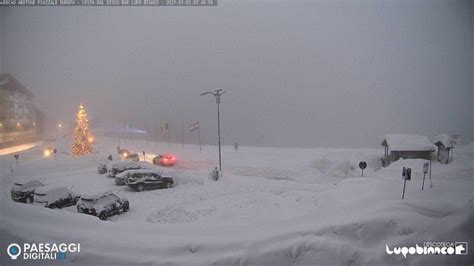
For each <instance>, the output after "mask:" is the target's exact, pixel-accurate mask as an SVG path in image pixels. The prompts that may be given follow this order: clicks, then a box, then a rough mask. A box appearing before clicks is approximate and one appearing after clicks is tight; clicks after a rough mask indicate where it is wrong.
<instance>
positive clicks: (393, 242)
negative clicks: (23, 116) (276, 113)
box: [0, 138, 474, 265]
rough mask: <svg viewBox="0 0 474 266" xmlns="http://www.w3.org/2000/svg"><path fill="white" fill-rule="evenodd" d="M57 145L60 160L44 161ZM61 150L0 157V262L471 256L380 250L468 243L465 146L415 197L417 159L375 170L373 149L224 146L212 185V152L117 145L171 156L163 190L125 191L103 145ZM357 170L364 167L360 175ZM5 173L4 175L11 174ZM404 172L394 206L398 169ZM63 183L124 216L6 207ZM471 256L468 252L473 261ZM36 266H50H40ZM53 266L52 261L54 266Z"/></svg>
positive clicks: (278, 261) (391, 260)
mask: <svg viewBox="0 0 474 266" xmlns="http://www.w3.org/2000/svg"><path fill="white" fill-rule="evenodd" d="M49 145H56V146H57V147H58V149H59V152H60V153H59V154H58V159H57V160H55V159H54V157H50V158H45V157H43V148H44V147H45V146H49ZM69 145H70V143H69V142H67V141H62V142H60V143H57V144H48V145H45V146H37V147H35V148H32V149H30V150H28V151H25V152H22V153H21V155H20V163H19V166H18V167H17V166H16V165H15V162H14V159H13V156H12V155H3V156H0V163H1V165H0V166H1V169H2V170H1V175H2V176H1V179H0V180H1V191H0V192H1V195H0V196H1V198H0V199H1V202H0V208H1V209H0V211H1V215H0V217H1V218H0V233H1V238H2V241H1V250H2V254H1V257H0V264H1V265H3V264H11V263H12V261H11V260H10V258H9V257H8V256H7V255H6V254H5V252H3V250H5V249H6V246H7V245H8V244H9V243H11V242H14V241H16V242H48V241H49V242H54V241H61V242H74V243H76V242H78V243H81V252H80V253H75V254H71V255H70V256H68V257H67V258H66V259H67V260H68V261H69V262H73V263H76V264H95V265H98V264H107V265H119V264H123V265H132V264H133V265H135V264H177V265H182V264H190V265H201V264H219V265H234V264H244V265H290V264H302V265H308V264H310V265H349V264H355V265H362V264H371V265H383V264H412V265H414V264H425V265H427V264H444V265H447V264H456V263H458V264H469V263H471V264H472V261H473V260H472V256H471V255H467V256H454V255H453V256H436V255H428V256H427V255H425V256H420V255H407V258H405V257H404V256H402V255H387V254H386V250H385V249H386V245H388V246H390V247H398V246H410V245H413V244H415V243H419V244H422V243H423V242H426V241H464V242H466V241H467V242H470V243H474V242H472V241H471V240H472V239H473V237H472V236H473V227H472V225H473V222H474V220H473V212H472V203H473V181H474V165H473V162H474V145H472V144H471V145H466V146H459V147H457V148H456V149H455V155H454V161H453V162H452V163H451V164H448V165H444V164H438V163H434V164H433V174H432V185H433V186H432V187H430V181H429V180H427V181H426V182H427V183H426V186H425V189H424V191H421V182H422V178H423V173H422V166H423V163H424V161H423V160H400V161H397V162H395V163H393V164H392V165H390V166H389V167H387V168H382V167H381V162H380V157H381V156H382V155H383V150H382V149H316V148H315V149H296V148H267V147H266V148H263V149H262V148H260V147H240V149H239V151H238V152H236V151H234V149H233V147H227V146H225V147H224V148H223V170H224V174H223V176H222V178H221V179H220V180H219V181H217V182H215V181H213V180H211V179H210V178H209V172H210V171H211V170H212V169H213V168H214V166H215V165H216V159H217V152H216V148H215V147H213V146H204V147H203V151H202V152H199V147H196V146H193V145H186V146H185V147H184V148H182V147H181V145H178V144H174V145H172V147H171V149H168V145H167V144H163V143H160V144H159V145H158V147H157V146H155V143H149V144H148V145H146V144H145V143H144V142H139V141H135V142H134V143H127V144H124V143H122V145H121V146H122V147H124V148H128V149H130V150H133V151H137V152H140V151H142V150H145V151H147V153H154V154H157V153H158V152H160V153H163V152H173V153H174V154H176V155H177V157H178V163H177V164H176V166H175V167H172V168H166V169H163V171H164V172H166V173H168V174H170V175H171V176H173V177H174V179H175V185H174V187H173V188H171V189H159V190H149V191H144V192H135V191H132V190H131V189H129V188H128V187H127V186H116V185H115V182H114V180H113V178H110V177H107V176H106V175H99V174H97V166H98V165H99V162H100V161H101V160H102V159H103V158H104V157H107V156H108V155H109V154H112V155H113V156H116V145H117V143H115V142H114V141H113V140H112V139H106V138H104V139H98V142H97V145H96V146H95V149H96V151H97V153H96V154H94V155H89V156H85V157H80V158H72V157H71V156H69V155H67V154H65V153H61V152H69V149H70V148H69V147H70V146H69ZM359 161H367V163H368V168H367V169H366V170H365V172H364V177H360V169H358V166H357V165H358V163H359ZM10 165H12V168H13V174H11V173H10ZM403 166H409V167H412V169H413V174H412V181H409V182H408V183H407V190H406V195H405V199H404V200H402V199H401V192H402V188H403V181H402V180H401V168H402V167H403ZM39 178H42V179H43V180H44V183H46V184H65V185H73V190H75V191H78V192H80V193H85V192H89V191H92V190H112V191H114V192H118V193H119V194H120V195H125V196H126V197H127V198H128V199H129V201H130V211H129V212H127V213H124V214H121V215H118V216H113V217H110V218H109V220H108V221H105V222H103V221H100V220H99V219H98V218H97V217H93V216H89V215H84V214H79V213H77V211H76V208H75V206H72V207H68V208H66V209H53V210H50V209H46V208H41V207H38V206H33V205H26V204H21V203H15V202H13V201H11V200H10V198H9V191H10V188H11V186H12V184H13V183H14V182H15V181H17V180H22V181H26V180H32V179H39ZM471 254H472V253H471ZM36 263H45V264H51V262H50V261H36ZM58 263H61V262H58Z"/></svg>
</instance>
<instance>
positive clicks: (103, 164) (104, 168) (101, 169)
mask: <svg viewBox="0 0 474 266" xmlns="http://www.w3.org/2000/svg"><path fill="white" fill-rule="evenodd" d="M107 162H108V161H107ZM107 162H106V161H103V162H101V163H100V164H99V167H97V173H99V175H103V174H105V173H107Z"/></svg>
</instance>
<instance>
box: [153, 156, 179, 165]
mask: <svg viewBox="0 0 474 266" xmlns="http://www.w3.org/2000/svg"><path fill="white" fill-rule="evenodd" d="M175 163H176V157H175V156H174V155H172V154H160V155H158V156H156V157H155V158H153V164H154V165H160V166H173V165H174V164H175Z"/></svg>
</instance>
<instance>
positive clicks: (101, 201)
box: [77, 191, 130, 220]
mask: <svg viewBox="0 0 474 266" xmlns="http://www.w3.org/2000/svg"><path fill="white" fill-rule="evenodd" d="M129 208H130V203H129V202H128V199H127V198H126V197H122V198H120V197H119V196H117V195H115V194H114V193H113V192H111V191H106V192H100V193H96V194H91V195H82V196H81V198H80V200H79V202H78V203H77V211H78V212H79V213H85V214H90V215H94V216H97V217H99V219H101V220H107V218H108V217H110V216H112V215H116V214H120V213H122V212H127V211H128V210H129Z"/></svg>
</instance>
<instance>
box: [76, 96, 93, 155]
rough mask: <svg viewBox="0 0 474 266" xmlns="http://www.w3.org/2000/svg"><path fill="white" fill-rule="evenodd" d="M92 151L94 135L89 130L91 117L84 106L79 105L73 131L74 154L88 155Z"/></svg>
mask: <svg viewBox="0 0 474 266" xmlns="http://www.w3.org/2000/svg"><path fill="white" fill-rule="evenodd" d="M91 152H92V136H91V135H90V132H89V119H87V112H86V109H85V108H84V106H83V105H82V104H81V105H80V106H79V111H78V112H77V114H76V126H75V127H74V131H73V132H72V154H73V155H74V156H81V155H86V154H88V153H91Z"/></svg>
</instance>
